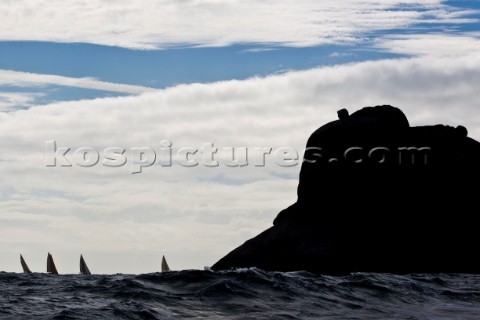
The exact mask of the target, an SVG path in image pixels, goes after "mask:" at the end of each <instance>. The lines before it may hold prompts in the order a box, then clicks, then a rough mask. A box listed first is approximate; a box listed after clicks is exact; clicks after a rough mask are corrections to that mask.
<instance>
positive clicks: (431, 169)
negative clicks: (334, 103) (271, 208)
mask: <svg viewBox="0 0 480 320" xmlns="http://www.w3.org/2000/svg"><path fill="white" fill-rule="evenodd" d="M479 183H480V143H479V142H478V141H476V140H474V139H472V138H469V137H468V132H467V129H466V128H465V127H463V126H457V127H451V126H446V125H441V124H437V125H431V126H410V124H409V121H408V119H407V117H406V116H405V114H404V113H403V112H402V111H401V110H400V109H398V108H396V107H393V106H388V105H382V106H375V107H365V108H363V109H360V110H358V111H356V112H354V113H352V114H351V115H350V114H349V112H348V111H347V110H346V109H342V110H340V111H339V112H338V119H337V120H334V121H332V122H330V123H327V124H325V125H323V126H322V127H320V128H319V129H317V130H316V131H315V132H314V133H313V134H312V135H311V136H310V138H309V139H308V142H307V148H306V152H305V155H304V161H303V163H302V167H301V171H300V178H299V185H298V189H297V195H298V198H297V201H296V202H295V203H294V204H292V205H291V206H290V207H288V208H286V209H284V210H283V211H281V212H280V213H279V214H278V215H277V217H276V218H275V220H274V221H273V226H272V227H270V228H269V229H267V230H265V231H264V232H262V233H261V234H259V235H257V236H256V237H254V238H252V239H250V240H248V241H246V242H245V243H244V244H242V245H241V246H239V247H238V248H236V249H234V250H233V251H232V252H230V253H229V254H227V255H226V256H225V257H223V258H222V259H220V260H219V261H218V262H217V263H215V264H214V265H213V266H212V269H213V270H224V269H232V268H243V267H257V268H260V269H264V270H269V271H298V270H305V271H309V272H313V273H316V274H333V275H341V274H347V273H351V272H387V273H439V272H441V273H448V272H456V273H457V272H462V273H463V272H468V273H480V259H478V255H479V251H480V250H479V244H480V230H479V224H478V223H477V214H479V209H478V206H477V204H478V201H479V198H477V197H478V194H479V193H478V186H479Z"/></svg>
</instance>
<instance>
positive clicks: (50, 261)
mask: <svg viewBox="0 0 480 320" xmlns="http://www.w3.org/2000/svg"><path fill="white" fill-rule="evenodd" d="M47 273H50V274H58V271H57V267H56V266H55V263H54V262H53V257H52V255H51V254H50V252H49V253H48V257H47Z"/></svg>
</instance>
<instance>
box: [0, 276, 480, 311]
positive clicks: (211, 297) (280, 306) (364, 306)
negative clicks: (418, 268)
mask: <svg viewBox="0 0 480 320" xmlns="http://www.w3.org/2000/svg"><path fill="white" fill-rule="evenodd" d="M189 318H190V319H191V318H194V319H225V318H227V319H480V275H471V274H434V275H433V274H411V275H392V274H378V273H354V274H351V275H348V276H342V277H334V276H316V275H313V274H310V273H307V272H287V273H285V272H265V271H262V270H258V269H255V268H253V269H239V270H236V271H225V272H214V271H209V270H205V271H203V270H185V271H173V272H165V273H152V274H142V275H123V274H118V275H92V276H86V275H60V276H54V275H47V274H39V273H37V274H16V273H0V319H189Z"/></svg>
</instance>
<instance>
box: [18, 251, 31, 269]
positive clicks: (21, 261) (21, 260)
mask: <svg viewBox="0 0 480 320" xmlns="http://www.w3.org/2000/svg"><path fill="white" fill-rule="evenodd" d="M20 263H21V264H22V268H23V273H32V271H30V268H28V266H27V263H26V262H25V260H24V259H23V257H22V255H20Z"/></svg>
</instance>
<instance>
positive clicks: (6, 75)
mask: <svg viewBox="0 0 480 320" xmlns="http://www.w3.org/2000/svg"><path fill="white" fill-rule="evenodd" d="M2 85H8V86H16V87H35V86H45V85H58V86H67V87H76V88H83V89H94V90H102V91H112V92H121V93H130V94H139V93H143V92H147V91H154V90H155V89H153V88H148V87H142V86H134V85H128V84H120V83H112V82H105V81H99V80H96V79H93V78H71V77H64V76H57V75H50V74H38V73H30V72H19V71H13V70H2V69H0V86H2ZM19 95H20V94H19V93H16V96H19ZM30 96H31V95H30ZM25 97H28V95H25Z"/></svg>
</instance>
